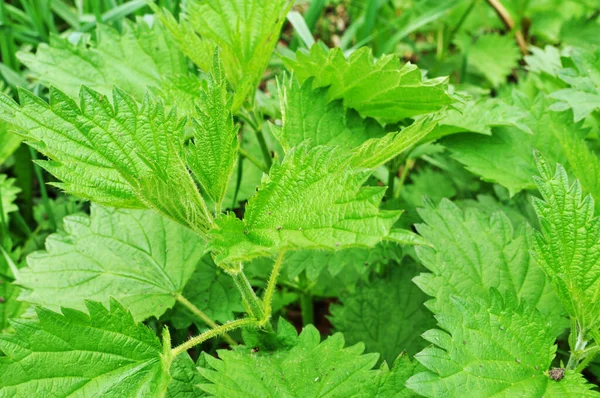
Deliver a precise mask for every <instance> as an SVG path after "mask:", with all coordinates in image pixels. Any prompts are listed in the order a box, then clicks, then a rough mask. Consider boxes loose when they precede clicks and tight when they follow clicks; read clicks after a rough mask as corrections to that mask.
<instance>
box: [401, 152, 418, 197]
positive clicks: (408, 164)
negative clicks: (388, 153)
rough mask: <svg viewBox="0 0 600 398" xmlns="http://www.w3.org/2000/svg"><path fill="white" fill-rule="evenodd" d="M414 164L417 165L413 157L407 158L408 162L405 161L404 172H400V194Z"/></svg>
mask: <svg viewBox="0 0 600 398" xmlns="http://www.w3.org/2000/svg"><path fill="white" fill-rule="evenodd" d="M414 165H415V161H414V160H413V159H406V162H404V167H403V168H402V172H401V173H400V183H399V184H398V195H400V192H401V191H402V188H403V187H404V182H406V177H407V176H408V172H409V171H410V170H411V169H412V168H413V166H414Z"/></svg>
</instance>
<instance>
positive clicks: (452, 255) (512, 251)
mask: <svg viewBox="0 0 600 398" xmlns="http://www.w3.org/2000/svg"><path fill="white" fill-rule="evenodd" d="M419 215H420V216H421V218H422V219H423V221H424V222H425V224H419V225H417V229H418V231H419V233H420V234H421V235H422V236H423V238H425V239H426V240H427V241H428V242H429V243H430V244H431V245H432V246H433V247H424V246H421V247H418V248H417V254H418V256H419V258H420V259H421V261H422V263H423V265H424V266H425V267H426V268H427V269H429V270H430V271H431V273H424V274H421V275H420V276H418V277H416V278H415V283H416V284H417V285H418V286H419V287H420V288H421V289H422V290H423V291H424V292H425V293H427V294H428V295H430V296H433V297H435V300H434V301H432V302H430V303H428V307H429V308H431V309H432V310H433V311H434V312H436V313H440V312H443V311H444V309H448V308H449V309H452V307H451V306H449V300H450V297H451V296H454V295H459V296H461V295H464V292H469V295H471V296H472V297H479V298H482V299H487V298H488V297H489V289H490V288H491V287H494V288H496V289H498V290H500V291H501V292H502V293H503V294H511V295H515V296H517V297H519V298H520V299H524V300H527V301H528V302H529V303H530V304H531V305H533V306H535V307H537V308H538V309H539V310H540V311H541V312H542V313H543V314H544V315H545V316H546V317H547V319H548V320H549V321H550V322H552V324H553V327H554V330H558V331H560V330H562V329H563V327H564V326H565V325H564V319H563V311H564V310H563V308H562V306H561V305H560V301H559V300H558V298H557V297H556V295H555V293H554V291H553V289H552V286H551V284H550V281H549V280H548V279H547V278H546V275H545V274H544V272H543V271H542V269H541V268H540V267H539V266H538V265H537V264H536V263H535V261H534V259H533V258H532V257H531V256H530V255H529V251H530V250H531V248H533V242H532V240H533V236H532V235H533V233H532V229H531V227H529V225H527V224H525V225H523V226H521V227H520V228H519V229H518V230H516V231H515V230H514V228H513V226H512V224H511V223H510V221H509V219H508V218H507V217H506V215H504V213H502V212H497V213H494V214H493V215H492V216H491V217H490V216H488V215H486V214H485V213H483V212H481V211H479V210H477V209H475V208H467V209H466V210H465V211H462V210H460V209H459V208H458V206H456V205H455V204H454V203H452V202H450V201H449V200H442V202H441V203H440V204H439V206H437V207H435V206H434V205H433V204H432V203H431V202H429V203H427V204H426V206H425V208H423V209H419Z"/></svg>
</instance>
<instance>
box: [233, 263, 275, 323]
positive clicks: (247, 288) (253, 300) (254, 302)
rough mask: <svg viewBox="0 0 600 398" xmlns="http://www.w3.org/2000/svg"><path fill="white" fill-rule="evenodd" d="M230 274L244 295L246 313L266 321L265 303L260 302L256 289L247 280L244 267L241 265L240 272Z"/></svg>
mask: <svg viewBox="0 0 600 398" xmlns="http://www.w3.org/2000/svg"><path fill="white" fill-rule="evenodd" d="M228 272H229V274H230V275H231V277H232V278H233V282H234V283H235V285H236V286H237V288H238V290H239V291H240V293H241V295H242V299H243V300H244V306H245V307H246V311H247V312H248V313H249V314H250V316H252V317H253V318H256V319H258V320H259V321H260V322H263V321H265V311H264V307H263V303H262V302H261V301H260V299H259V298H258V296H257V295H256V293H255V292H254V289H252V285H250V281H249V280H248V278H246V274H244V270H243V268H242V265H241V264H240V269H239V270H236V271H228ZM266 324H267V325H269V326H270V324H269V323H268V322H266Z"/></svg>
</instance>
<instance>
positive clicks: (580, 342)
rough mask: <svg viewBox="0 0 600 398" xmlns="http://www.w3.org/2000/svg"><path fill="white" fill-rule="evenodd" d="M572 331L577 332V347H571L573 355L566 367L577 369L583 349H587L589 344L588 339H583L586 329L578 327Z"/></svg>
mask: <svg viewBox="0 0 600 398" xmlns="http://www.w3.org/2000/svg"><path fill="white" fill-rule="evenodd" d="M571 333H577V340H576V342H575V347H572V348H571V355H570V356H569V362H567V367H566V369H567V370H575V369H576V368H577V365H579V360H580V354H581V351H583V350H584V349H585V346H586V344H587V341H585V340H584V339H583V338H584V336H585V331H584V330H582V329H580V328H576V330H571Z"/></svg>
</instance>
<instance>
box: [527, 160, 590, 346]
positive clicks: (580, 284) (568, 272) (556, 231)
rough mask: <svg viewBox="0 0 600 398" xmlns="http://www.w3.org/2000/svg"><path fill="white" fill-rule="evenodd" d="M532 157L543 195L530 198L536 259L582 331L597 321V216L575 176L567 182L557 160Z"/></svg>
mask: <svg viewBox="0 0 600 398" xmlns="http://www.w3.org/2000/svg"><path fill="white" fill-rule="evenodd" d="M536 157H537V162H538V168H539V172H540V175H541V177H534V179H535V182H536V184H537V186H538V188H539V190H540V193H541V194H542V198H543V199H537V198H536V199H534V207H535V210H536V212H537V214H538V217H539V218H540V225H541V229H542V233H541V234H540V233H538V234H536V236H535V251H536V253H537V258H538V262H539V264H540V267H542V268H543V269H544V271H545V272H546V274H547V275H548V277H549V279H550V281H551V282H552V284H553V285H554V287H555V289H556V291H557V292H558V296H559V298H560V299H561V301H562V303H563V305H564V306H565V308H566V310H567V312H568V313H569V315H570V316H571V317H573V318H575V319H577V320H578V322H579V324H580V327H581V329H582V334H584V335H585V333H586V332H587V331H589V330H593V329H597V328H598V326H599V325H600V303H599V302H598V299H597V297H598V292H599V291H600V243H599V240H600V219H599V218H598V217H596V216H594V199H593V198H592V197H591V196H589V195H588V196H586V197H585V198H583V194H582V191H581V186H580V184H579V182H578V181H575V183H574V184H573V185H570V186H569V179H568V177H567V173H566V172H565V169H564V168H563V167H562V166H561V165H560V164H558V165H557V166H556V169H553V168H552V167H551V166H550V164H549V163H548V161H547V160H546V159H545V158H544V157H542V156H541V155H540V154H539V153H538V154H537V155H536Z"/></svg>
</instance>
